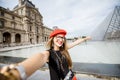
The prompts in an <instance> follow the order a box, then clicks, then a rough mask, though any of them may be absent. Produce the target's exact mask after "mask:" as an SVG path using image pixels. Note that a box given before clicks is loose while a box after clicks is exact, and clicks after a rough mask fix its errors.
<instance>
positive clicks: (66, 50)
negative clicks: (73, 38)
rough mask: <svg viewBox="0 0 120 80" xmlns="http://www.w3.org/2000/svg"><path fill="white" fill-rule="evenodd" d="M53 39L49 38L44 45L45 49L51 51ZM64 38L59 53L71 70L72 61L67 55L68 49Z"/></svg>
mask: <svg viewBox="0 0 120 80" xmlns="http://www.w3.org/2000/svg"><path fill="white" fill-rule="evenodd" d="M53 39H54V37H52V38H50V39H49V40H48V42H47V44H46V47H47V48H48V49H52V48H53ZM66 41H67V40H66V38H65V41H64V43H63V45H62V46H61V47H60V51H61V53H62V55H64V56H65V57H66V59H67V61H68V65H69V68H72V60H71V57H70V55H69V52H68V48H67V42H66Z"/></svg>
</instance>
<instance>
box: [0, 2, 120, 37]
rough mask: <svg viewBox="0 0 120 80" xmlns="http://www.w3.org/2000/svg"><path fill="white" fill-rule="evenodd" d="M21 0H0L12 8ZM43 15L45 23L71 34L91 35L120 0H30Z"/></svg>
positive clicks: (1, 4) (2, 3) (5, 5)
mask: <svg viewBox="0 0 120 80" xmlns="http://www.w3.org/2000/svg"><path fill="white" fill-rule="evenodd" d="M18 1H19V0H0V6H3V7H5V8H10V10H12V9H13V7H15V5H17V4H18ZM30 1H32V2H33V4H35V6H36V7H37V8H38V9H39V11H40V13H41V15H42V16H43V23H44V25H46V26H48V27H50V28H52V27H53V26H58V27H59V28H63V29H66V30H67V32H68V33H69V36H77V35H90V33H91V32H92V31H93V30H94V29H95V28H96V27H97V26H98V25H99V24H100V23H101V22H102V21H103V20H104V19H105V17H107V15H108V14H110V13H111V12H112V11H113V9H114V7H115V6H116V5H119V4H120V0H30Z"/></svg>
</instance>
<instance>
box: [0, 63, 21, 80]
mask: <svg viewBox="0 0 120 80" xmlns="http://www.w3.org/2000/svg"><path fill="white" fill-rule="evenodd" d="M0 79H1V80H20V76H19V72H18V71H17V69H15V65H13V64H12V65H9V66H4V67H3V68H2V69H1V70H0Z"/></svg>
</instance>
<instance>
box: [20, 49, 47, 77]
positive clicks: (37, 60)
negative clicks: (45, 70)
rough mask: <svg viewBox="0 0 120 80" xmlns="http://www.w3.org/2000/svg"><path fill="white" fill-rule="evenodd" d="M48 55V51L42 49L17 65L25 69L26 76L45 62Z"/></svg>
mask: <svg viewBox="0 0 120 80" xmlns="http://www.w3.org/2000/svg"><path fill="white" fill-rule="evenodd" d="M48 56H49V52H48V51H44V52H42V53H38V54H35V55H33V56H32V57H30V58H28V59H26V60H25V61H23V62H21V63H19V65H22V66H23V67H24V68H25V70H26V74H27V76H30V75H31V74H32V73H33V72H35V71H36V70H38V69H39V68H40V67H42V66H43V65H44V64H45V63H46V62H47V60H48Z"/></svg>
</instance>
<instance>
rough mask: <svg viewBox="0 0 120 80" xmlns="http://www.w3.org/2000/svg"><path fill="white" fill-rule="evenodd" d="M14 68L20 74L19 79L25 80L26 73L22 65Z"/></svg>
mask: <svg viewBox="0 0 120 80" xmlns="http://www.w3.org/2000/svg"><path fill="white" fill-rule="evenodd" d="M15 68H16V69H17V70H18V72H19V73H20V77H21V79H22V80H26V79H27V75H26V72H25V68H24V67H23V66H22V65H19V66H16V67H15Z"/></svg>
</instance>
